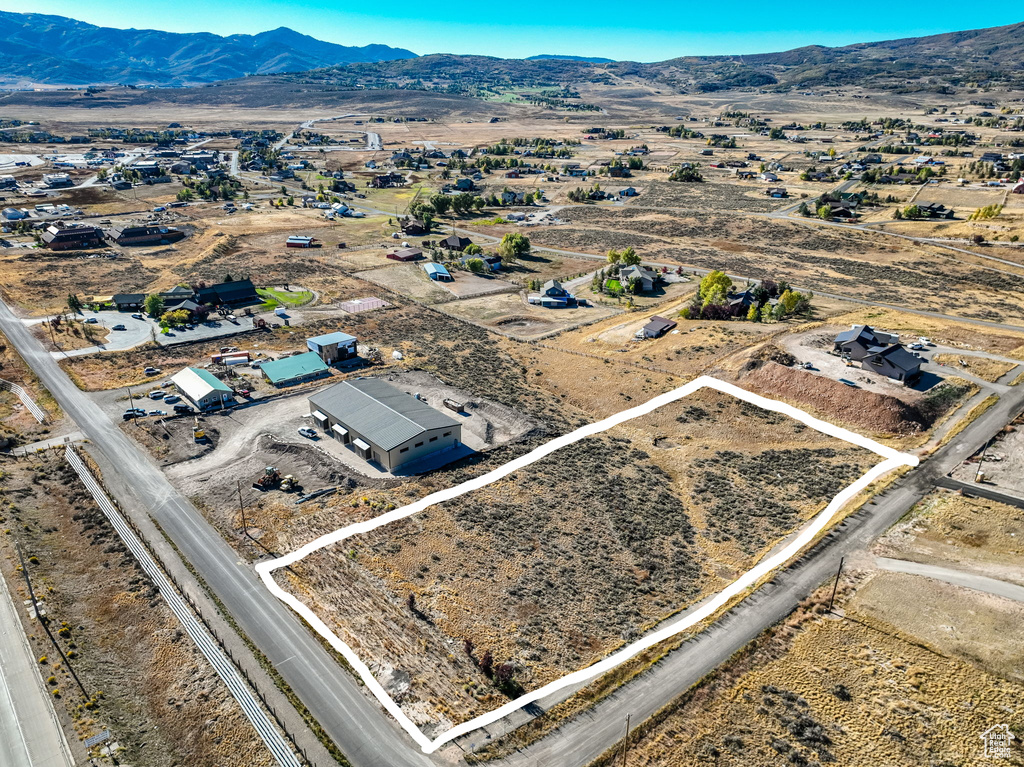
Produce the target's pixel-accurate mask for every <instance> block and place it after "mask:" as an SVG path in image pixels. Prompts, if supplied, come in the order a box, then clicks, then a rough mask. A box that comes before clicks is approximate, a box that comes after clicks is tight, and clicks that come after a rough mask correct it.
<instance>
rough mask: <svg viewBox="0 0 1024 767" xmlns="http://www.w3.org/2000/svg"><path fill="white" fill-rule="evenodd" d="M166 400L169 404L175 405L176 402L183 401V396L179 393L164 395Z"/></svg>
mask: <svg viewBox="0 0 1024 767" xmlns="http://www.w3.org/2000/svg"><path fill="white" fill-rule="evenodd" d="M164 402H166V403H167V404H169V405H173V404H174V403H175V402H181V397H179V396H178V395H177V394H168V395H167V396H166V397H164Z"/></svg>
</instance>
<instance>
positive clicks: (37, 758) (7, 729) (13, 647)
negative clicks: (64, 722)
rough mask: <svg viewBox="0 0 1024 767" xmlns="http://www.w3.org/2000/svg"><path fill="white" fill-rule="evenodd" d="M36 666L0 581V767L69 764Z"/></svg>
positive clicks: (57, 766)
mask: <svg viewBox="0 0 1024 767" xmlns="http://www.w3.org/2000/svg"><path fill="white" fill-rule="evenodd" d="M38 667H39V664H38V663H37V662H36V658H35V656H34V655H33V653H32V648H31V646H30V645H29V643H28V640H27V639H26V638H25V635H24V634H23V633H22V629H21V621H20V619H19V618H18V607H17V606H16V605H15V603H14V600H13V598H12V596H11V594H10V592H9V591H8V590H7V584H6V582H5V581H4V579H3V578H2V577H0V767H71V765H73V764H74V760H72V758H71V753H70V750H69V749H68V744H67V741H65V740H64V733H63V731H62V730H61V728H60V725H59V724H58V723H57V719H56V716H55V715H54V712H53V708H52V706H51V705H50V696H49V695H47V694H46V690H45V689H44V688H43V680H42V679H41V678H40V676H39V671H38Z"/></svg>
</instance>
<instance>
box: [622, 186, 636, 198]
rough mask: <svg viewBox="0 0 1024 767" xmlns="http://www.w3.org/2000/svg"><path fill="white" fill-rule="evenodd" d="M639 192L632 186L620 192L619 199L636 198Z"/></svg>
mask: <svg viewBox="0 0 1024 767" xmlns="http://www.w3.org/2000/svg"><path fill="white" fill-rule="evenodd" d="M636 195H637V191H636V189H634V188H633V187H631V186H627V187H626V188H625V189H620V190H619V197H636Z"/></svg>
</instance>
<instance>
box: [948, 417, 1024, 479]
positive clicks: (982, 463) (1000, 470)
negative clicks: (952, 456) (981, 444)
mask: <svg viewBox="0 0 1024 767" xmlns="http://www.w3.org/2000/svg"><path fill="white" fill-rule="evenodd" d="M983 455H984V460H982V456H981V454H979V455H974V456H972V457H971V458H970V459H968V460H967V461H965V462H964V463H963V464H962V465H961V466H959V467H958V468H957V469H956V471H955V472H954V473H953V476H954V477H956V478H957V479H961V480H963V481H964V482H974V480H975V478H976V477H977V474H978V471H979V470H981V471H983V472H984V473H985V478H986V481H987V482H991V483H993V484H995V485H999V486H1000V487H1005V488H1007V489H1009V490H1011V491H1012V490H1015V491H1017V492H1018V493H1024V418H1018V419H1017V420H1016V421H1015V422H1014V423H1013V424H1011V425H1009V426H1007V427H1006V428H1005V429H1003V431H1002V432H1001V433H1000V434H999V435H998V436H997V437H996V439H995V441H994V442H993V443H992V444H991V445H990V446H989V448H988V450H986V451H984V454H983Z"/></svg>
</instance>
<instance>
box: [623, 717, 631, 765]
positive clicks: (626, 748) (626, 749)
mask: <svg viewBox="0 0 1024 767" xmlns="http://www.w3.org/2000/svg"><path fill="white" fill-rule="evenodd" d="M629 716H630V715H629V714H626V736H625V737H624V738H623V739H622V767H626V756H627V755H628V754H629Z"/></svg>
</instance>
